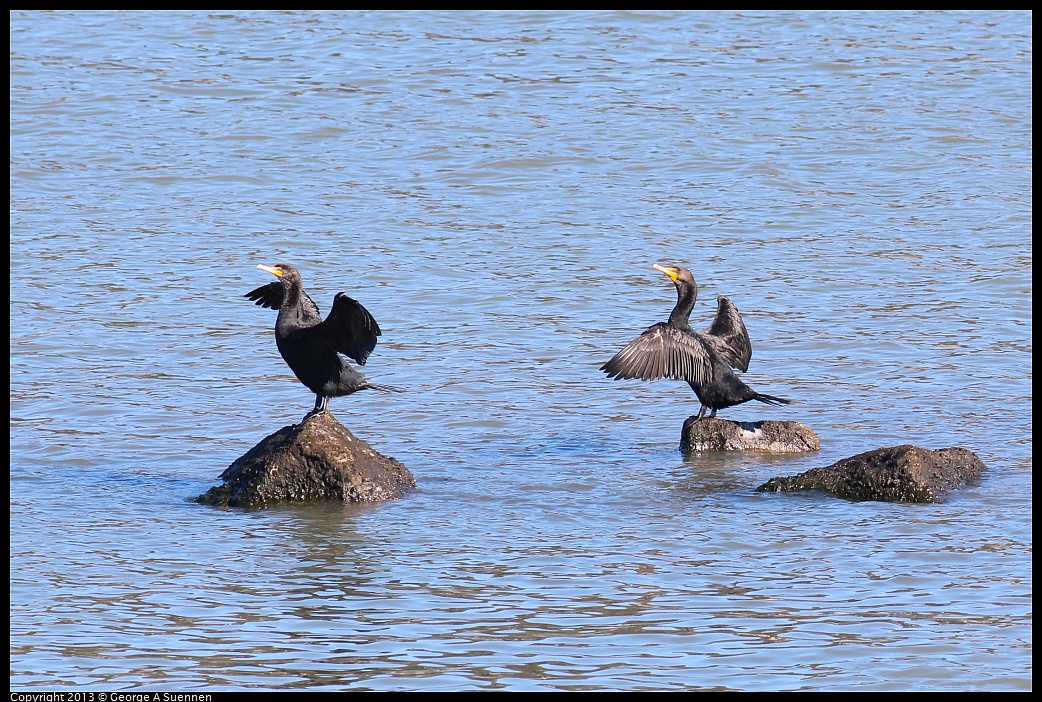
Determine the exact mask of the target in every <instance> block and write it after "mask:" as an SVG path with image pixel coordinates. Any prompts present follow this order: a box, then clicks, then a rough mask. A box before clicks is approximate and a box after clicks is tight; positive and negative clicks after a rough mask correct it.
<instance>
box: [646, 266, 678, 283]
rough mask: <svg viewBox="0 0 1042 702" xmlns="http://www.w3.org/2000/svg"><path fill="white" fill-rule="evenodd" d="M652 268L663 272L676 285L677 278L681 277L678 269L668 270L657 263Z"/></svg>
mask: <svg viewBox="0 0 1042 702" xmlns="http://www.w3.org/2000/svg"><path fill="white" fill-rule="evenodd" d="M652 268H654V269H655V270H658V271H662V272H663V273H665V274H666V275H668V276H669V279H670V280H672V281H673V282H674V283H675V282H677V278H679V277H680V273H678V272H677V269H676V268H666V267H665V266H660V265H659V264H657V263H656V264H655V265H654V266H652Z"/></svg>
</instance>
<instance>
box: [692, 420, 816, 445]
mask: <svg viewBox="0 0 1042 702" xmlns="http://www.w3.org/2000/svg"><path fill="white" fill-rule="evenodd" d="M819 448H821V442H820V441H818V435H817V434H815V433H814V432H813V431H812V430H811V428H810V427H808V426H806V425H803V424H800V423H799V422H775V421H771V420H767V421H763V422H732V421H728V420H726V419H718V418H716V417H703V418H702V419H698V418H697V417H695V416H692V417H688V418H687V421H686V422H684V428H683V430H682V431H681V432H680V450H681V451H683V452H684V453H689V452H691V451H767V452H770V453H802V452H805V451H817V450H818V449H819Z"/></svg>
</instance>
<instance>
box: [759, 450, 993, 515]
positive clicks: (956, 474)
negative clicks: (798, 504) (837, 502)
mask: <svg viewBox="0 0 1042 702" xmlns="http://www.w3.org/2000/svg"><path fill="white" fill-rule="evenodd" d="M983 470H984V463H983V462H981V460H980V458H978V457H977V454H975V453H973V452H972V451H969V450H967V449H964V448H943V449H937V450H936V451H930V450H929V449H924V448H920V447H919V446H913V445H911V444H905V445H903V446H893V447H890V448H881V449H876V450H874V451H866V452H865V453H861V454H858V455H857V456H851V457H850V458H845V459H843V460H842V461H839V462H838V463H833V464H832V465H831V466H826V467H825V468H811V469H810V470H808V471H807V472H806V473H800V474H799V475H794V476H791V477H788V478H771V479H770V480H768V481H767V482H766V483H764V484H763V485H761V486H759V487H758V488H756V489H757V490H759V491H773V492H793V491H795V490H825V491H828V492H831V493H832V494H834V495H839V496H840V497H845V498H847V499H848V500H878V501H882V502H937V501H939V500H940V499H941V497H942V496H943V494H944V492H945V491H947V490H951V489H954V488H959V487H962V486H963V485H965V484H966V483H968V482H970V481H972V480H975V479H976V478H978V477H979V476H980V474H981V471H983Z"/></svg>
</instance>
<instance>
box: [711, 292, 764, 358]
mask: <svg viewBox="0 0 1042 702" xmlns="http://www.w3.org/2000/svg"><path fill="white" fill-rule="evenodd" d="M703 336H704V337H705V340H706V341H707V342H708V343H709V345H710V346H712V347H713V348H714V349H715V350H716V352H717V353H718V354H720V355H721V356H722V357H723V359H724V360H725V361H727V362H728V363H729V364H730V365H731V367H732V368H737V369H738V370H740V371H742V372H743V373H744V372H745V371H747V370H749V360H750V359H751V358H752V357H753V345H752V343H751V342H750V341H749V332H747V331H746V330H745V323H744V322H742V316H741V315H740V314H738V308H737V307H735V306H734V303H733V302H731V301H730V300H728V299H727V298H726V297H722V296H721V297H720V298H719V300H718V301H717V307H716V318H715V319H713V323H712V324H710V325H709V328H708V329H706V330H705V332H703Z"/></svg>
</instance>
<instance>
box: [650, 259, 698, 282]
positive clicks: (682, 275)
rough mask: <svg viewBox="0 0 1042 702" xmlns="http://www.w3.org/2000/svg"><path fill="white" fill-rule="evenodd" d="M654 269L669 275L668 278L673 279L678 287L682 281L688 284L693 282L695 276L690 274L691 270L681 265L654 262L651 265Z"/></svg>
mask: <svg viewBox="0 0 1042 702" xmlns="http://www.w3.org/2000/svg"><path fill="white" fill-rule="evenodd" d="M653 268H655V270H659V271H662V272H663V273H665V274H666V275H668V276H669V279H670V280H672V281H673V283H674V284H676V285H677V286H678V287H679V286H680V285H682V284H684V283H687V284H689V285H694V284H695V277H694V276H693V275H691V271H689V270H688V269H686V268H684V267H683V266H660V265H659V264H657V263H656V264H655V265H654V266H653Z"/></svg>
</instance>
